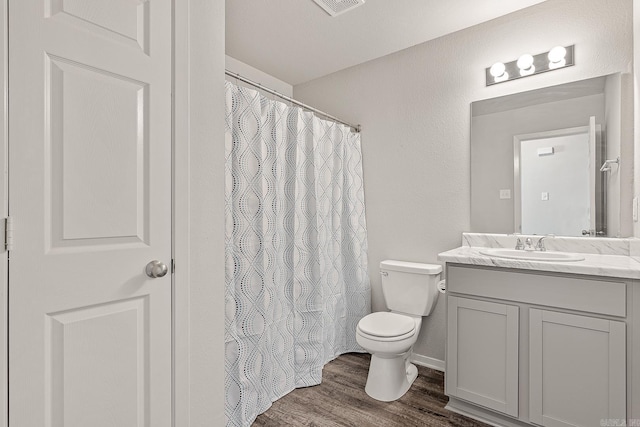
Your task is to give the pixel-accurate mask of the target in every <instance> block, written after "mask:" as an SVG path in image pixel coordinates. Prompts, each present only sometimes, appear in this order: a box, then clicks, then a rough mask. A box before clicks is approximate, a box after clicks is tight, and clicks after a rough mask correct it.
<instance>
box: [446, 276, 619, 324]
mask: <svg viewBox="0 0 640 427" xmlns="http://www.w3.org/2000/svg"><path fill="white" fill-rule="evenodd" d="M626 286H627V285H626V283H624V282H620V281H616V280H611V281H608V280H607V281H605V280H597V279H590V278H585V277H568V276H557V275H553V274H550V273H547V272H531V273H529V272H522V271H515V270H508V269H493V268H485V267H476V266H474V267H471V266H469V267H467V266H461V265H451V264H447V291H449V292H458V293H462V294H468V295H475V296H480V297H488V298H496V299H502V300H510V301H519V302H523V303H529V304H537V305H544V306H549V307H558V308H566V309H569V310H578V311H586V312H590V313H598V314H604V315H610V316H619V317H625V316H626V311H627V310H626V308H627V307H626Z"/></svg>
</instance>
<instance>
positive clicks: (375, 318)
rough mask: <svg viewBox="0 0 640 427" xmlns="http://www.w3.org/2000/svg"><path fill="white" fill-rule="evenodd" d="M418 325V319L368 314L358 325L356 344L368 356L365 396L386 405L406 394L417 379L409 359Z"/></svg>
mask: <svg viewBox="0 0 640 427" xmlns="http://www.w3.org/2000/svg"><path fill="white" fill-rule="evenodd" d="M421 324H422V319H421V318H412V317H409V316H405V315H402V314H397V313H391V312H378V313H372V314H370V315H368V316H366V317H365V318H363V319H362V320H361V321H360V323H358V327H357V328H356V341H357V342H358V344H360V346H361V347H362V348H364V349H365V350H367V351H368V352H369V353H371V364H370V365H369V376H368V378H367V385H366V386H365V392H366V393H367V394H368V395H369V396H371V397H373V398H374V399H376V400H381V401H383V402H390V401H392V400H396V399H399V398H400V397H401V396H402V395H404V394H405V393H406V392H407V390H409V388H410V387H411V384H413V381H414V380H415V379H416V377H417V376H418V369H417V368H416V367H415V365H413V364H412V363H410V362H409V356H410V355H411V351H410V350H411V348H412V347H413V344H415V342H416V340H417V339H418V333H419V332H420V325H421ZM372 326H374V327H373V328H372ZM376 326H377V328H376Z"/></svg>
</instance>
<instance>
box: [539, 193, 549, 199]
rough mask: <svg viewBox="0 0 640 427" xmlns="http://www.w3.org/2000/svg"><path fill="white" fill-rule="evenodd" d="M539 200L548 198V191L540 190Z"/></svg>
mask: <svg viewBox="0 0 640 427" xmlns="http://www.w3.org/2000/svg"><path fill="white" fill-rule="evenodd" d="M540 200H545V201H546V200H549V193H547V192H546V191H543V192H542V195H541V196H540Z"/></svg>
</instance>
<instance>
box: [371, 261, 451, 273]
mask: <svg viewBox="0 0 640 427" xmlns="http://www.w3.org/2000/svg"><path fill="white" fill-rule="evenodd" d="M380 269H381V270H391V271H402V272H405V273H415V274H439V273H441V272H442V266H441V265H439V264H423V263H420V262H408V261H394V260H391V259H388V260H385V261H382V262H380Z"/></svg>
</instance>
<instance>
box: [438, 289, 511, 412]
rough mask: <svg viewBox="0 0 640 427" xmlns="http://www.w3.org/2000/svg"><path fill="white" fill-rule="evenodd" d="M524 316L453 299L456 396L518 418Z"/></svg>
mask: <svg viewBox="0 0 640 427" xmlns="http://www.w3.org/2000/svg"><path fill="white" fill-rule="evenodd" d="M518 310H519V309H518V307H517V306H514V305H508V304H501V303H496V302H488V301H478V300H474V299H469V298H463V297H455V296H452V297H449V298H448V299H447V321H448V325H449V331H450V333H449V335H448V338H449V340H448V343H447V346H448V350H447V351H448V353H447V354H448V358H447V362H448V363H447V375H446V388H447V393H448V394H449V395H450V396H457V397H459V398H461V399H465V400H467V401H469V402H474V403H477V404H479V405H482V406H484V407H487V408H491V409H494V410H496V411H499V412H502V413H505V414H507V415H511V416H514V417H517V416H518Z"/></svg>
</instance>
